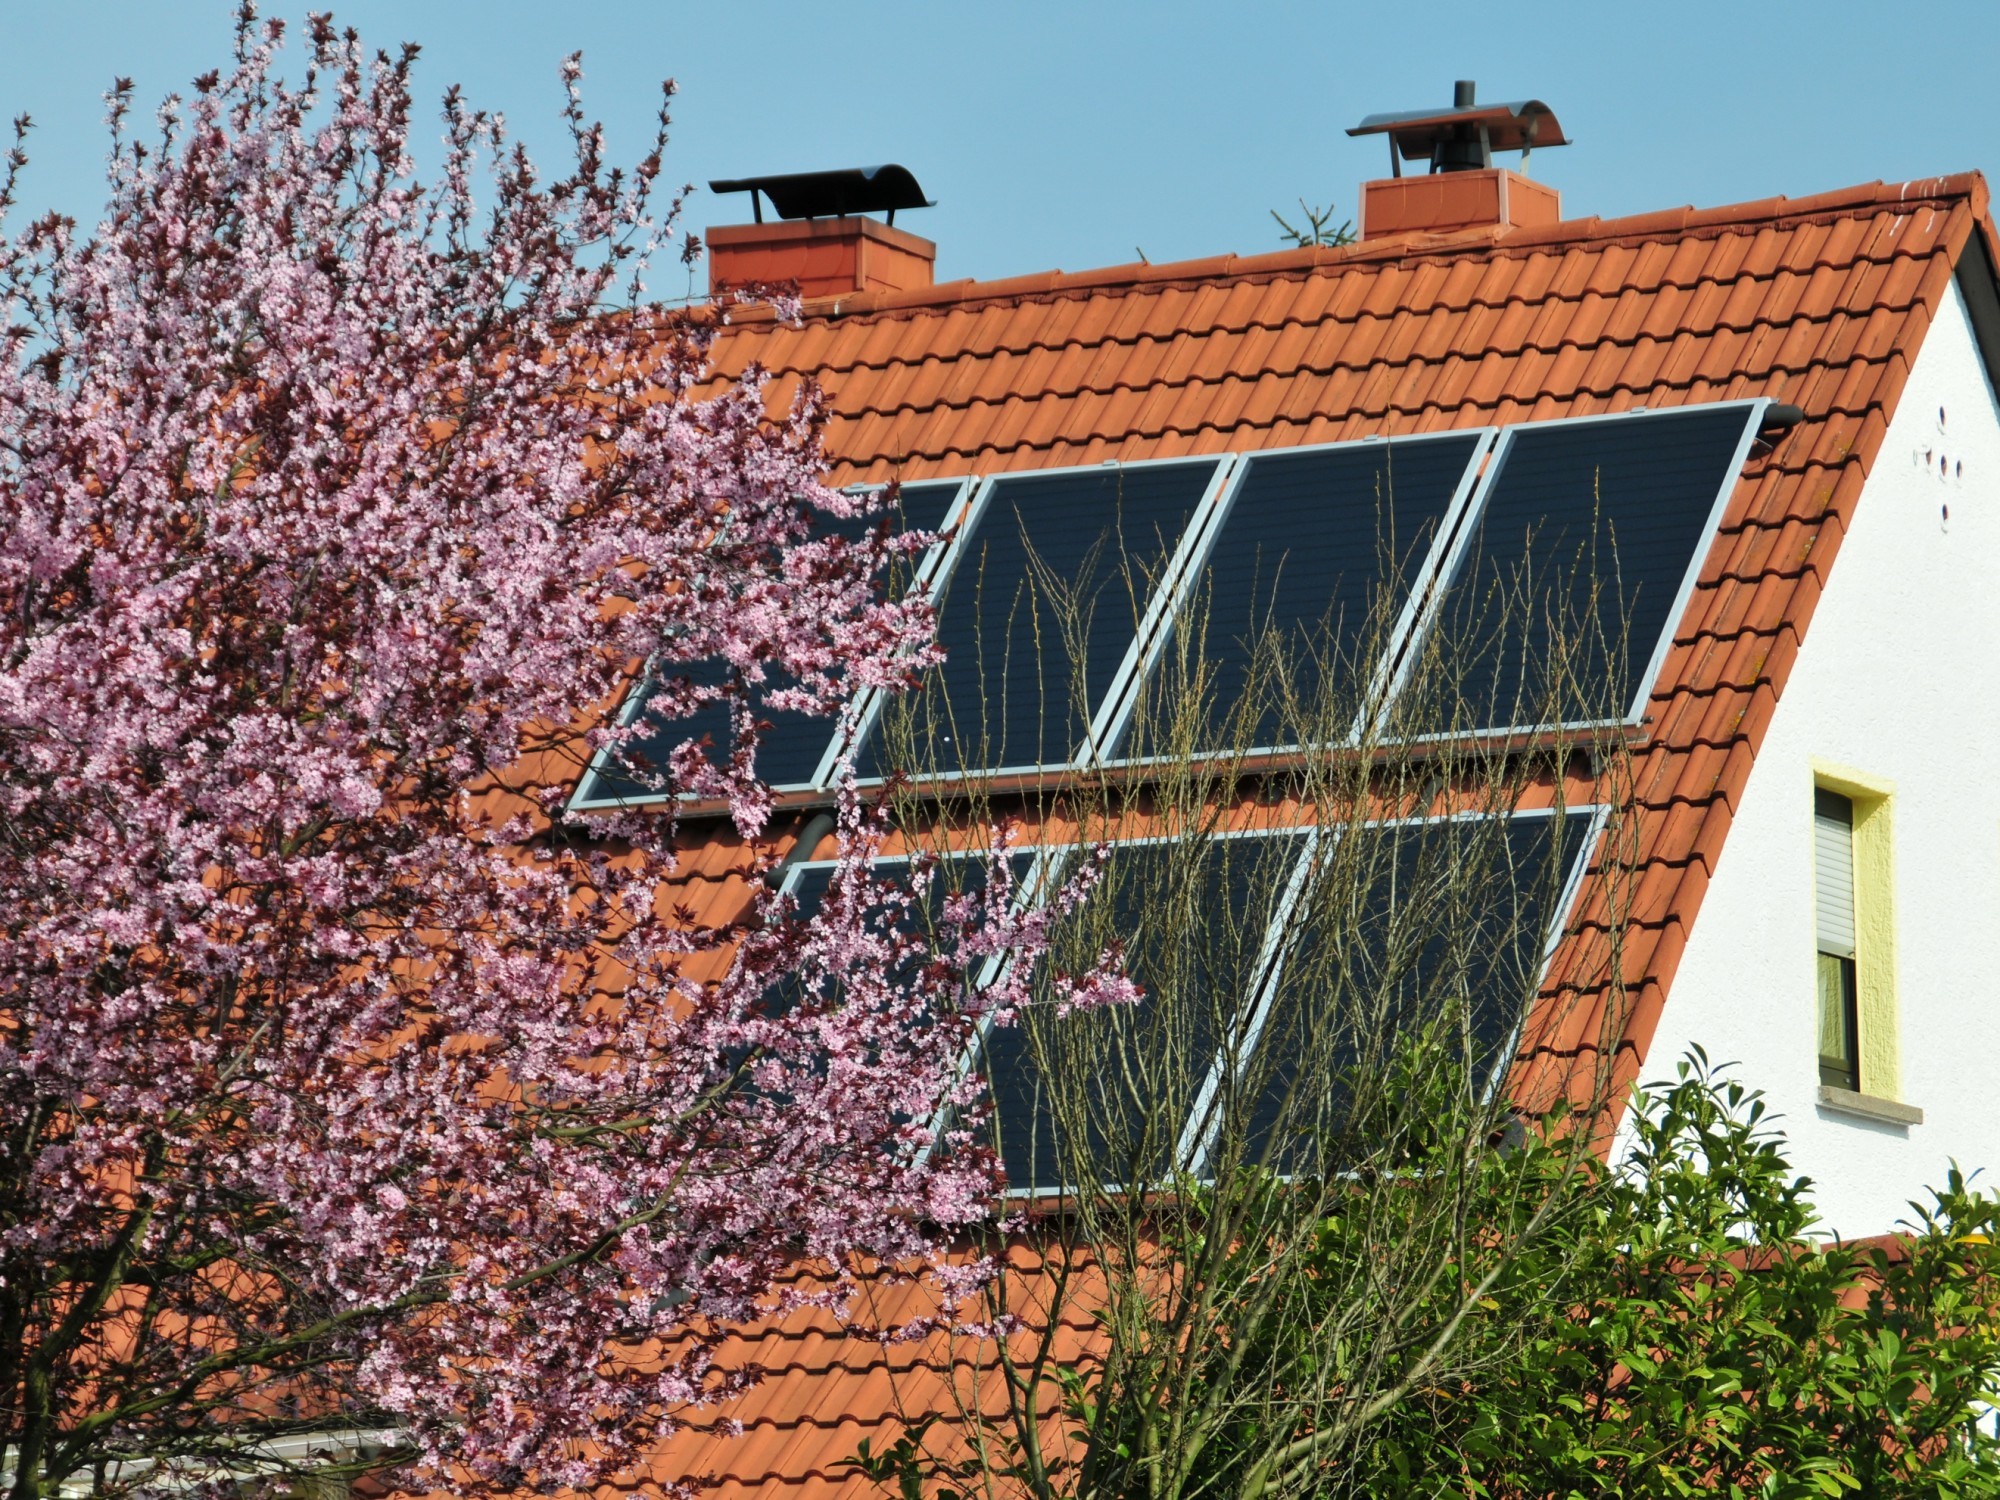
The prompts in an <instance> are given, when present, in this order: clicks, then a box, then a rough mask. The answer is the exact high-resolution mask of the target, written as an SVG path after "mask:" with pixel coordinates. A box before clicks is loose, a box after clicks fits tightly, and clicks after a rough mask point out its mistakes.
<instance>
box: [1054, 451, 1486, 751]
mask: <svg viewBox="0 0 2000 1500" xmlns="http://www.w3.org/2000/svg"><path fill="white" fill-rule="evenodd" d="M1502 431H1503V429H1501V428H1497V427H1491V426H1488V427H1460V428H1451V429H1447V430H1445V431H1441V432H1433V433H1416V434H1412V435H1410V436H1408V437H1367V438H1355V439H1349V440H1347V441H1344V442H1337V443H1307V444H1301V445H1300V446H1298V447H1293V448H1263V449H1257V450H1255V451H1252V452H1246V453H1242V454H1237V455H1233V457H1234V458H1235V459H1236V463H1235V467H1234V472H1233V473H1232V474H1231V475H1230V478H1229V483H1228V486H1227V488H1226V489H1225V491H1224V493H1223V494H1222V495H1221V496H1219V497H1218V499H1217V502H1216V507H1215V511H1214V513H1213V515H1211V516H1210V517H1209V519H1208V522H1207V524H1206V525H1205V526H1204V528H1203V531H1202V534H1201V536H1200V537H1199V538H1197V539H1195V543H1196V545H1195V548H1194V551H1193V553H1192V555H1191V556H1190V558H1189V559H1188V561H1187V563H1186V566H1185V567H1184V568H1183V569H1182V570H1181V571H1180V573H1179V574H1177V575H1174V576H1173V578H1172V591H1173V597H1172V600H1171V604H1170V606H1169V607H1168V608H1166V609H1164V610H1162V611H1160V615H1161V619H1160V621H1159V623H1158V625H1156V627H1155V629H1154V630H1153V632H1152V634H1151V636H1150V637H1149V638H1147V639H1146V640H1144V641H1143V642H1141V641H1134V642H1133V652H1132V655H1133V657H1134V658H1135V659H1134V660H1133V661H1131V662H1130V663H1129V664H1128V665H1129V668H1130V670H1129V671H1128V673H1127V674H1126V675H1125V676H1122V677H1121V678H1120V679H1119V682H1118V690H1119V697H1118V699H1117V701H1116V703H1115V705H1113V704H1110V703H1107V710H1108V711H1107V713H1106V714H1105V715H1103V716H1101V717H1103V718H1104V719H1105V721H1106V722H1105V723H1104V725H1103V726H1102V731H1101V732H1096V733H1094V734H1093V741H1094V742H1095V743H1110V744H1116V743H1118V742H1119V739H1120V738H1122V736H1123V735H1124V733H1125V731H1126V729H1127V728H1129V727H1130V721H1131V718H1132V715H1133V713H1134V712H1135V711H1136V706H1137V702H1138V691H1137V690H1138V687H1139V685H1140V684H1141V683H1142V682H1143V681H1144V680H1145V679H1146V678H1147V677H1148V676H1150V675H1151V673H1152V670H1153V667H1154V666H1155V665H1156V664H1157V663H1158V660H1159V656H1160V653H1161V652H1162V651H1163V650H1165V649H1166V645H1167V642H1168V640H1169V638H1170V635H1171V630H1170V629H1169V628H1160V627H1170V626H1171V624H1172V622H1173V621H1175V620H1176V619H1178V618H1179V616H1180V614H1181V612H1182V610H1183V609H1184V608H1185V607H1186V604H1187V600H1188V595H1189V594H1190V593H1191V592H1192V591H1193V589H1194V587H1195V584H1196V582H1197V581H1198V580H1199V578H1200V576H1201V574H1202V571H1203V569H1205V568H1206V567H1207V566H1208V565H1209V563H1210V561H1211V560H1212V559H1213V557H1214V555H1215V549H1216V547H1217V545H1219V543H1220V542H1221V539H1222V534H1223V531H1224V529H1225V528H1226V527H1227V526H1228V525H1229V518H1230V515H1231V514H1232V513H1233V512H1234V510H1235V507H1236V501H1237V498H1238V496H1239V495H1240V494H1241V492H1242V490H1243V487H1244V486H1245V485H1246V484H1248V483H1249V479H1250V474H1251V471H1252V469H1254V468H1255V466H1256V462H1257V460H1258V459H1259V458H1260V457H1263V456H1265V455H1267V454H1283V455H1285V456H1287V457H1290V456H1293V455H1310V454H1314V453H1328V452H1333V451H1336V450H1341V449H1349V448H1361V447H1368V446H1373V445H1378V444H1387V445H1391V446H1394V445H1404V444H1411V443H1429V442H1443V441H1451V440H1459V441H1462V440H1464V439H1465V438H1466V437H1468V436H1470V437H1472V438H1474V439H1475V442H1474V446H1473V449H1472V453H1471V456H1470V457H1469V458H1468V459H1467V460H1466V466H1465V470H1464V472H1463V473H1462V474H1460V476H1459V479H1458V484H1457V485H1456V487H1455V488H1454V489H1453V491H1452V495H1451V499H1450V500H1449V501H1448V502H1447V503H1446V506H1445V510H1444V514H1443V515H1442V516H1441V517H1440V518H1439V521H1438V528H1437V532H1436V534H1435V535H1434V536H1433V537H1432V538H1431V542H1430V545H1429V547H1428V548H1427V549H1426V550H1425V554H1424V557H1423V560H1422V561H1421V562H1420V563H1419V564H1418V565H1417V567H1416V569H1415V571H1414V575H1413V577H1412V579H1411V584H1410V592H1409V595H1408V597H1407V598H1405V599H1404V601H1403V604H1402V607H1401V608H1400V609H1399V610H1398V612H1397V617H1396V622H1395V624H1394V626H1393V627H1392V628H1391V631H1390V638H1389V643H1388V645H1387V646H1386V648H1385V651H1384V657H1383V659H1382V660H1381V661H1379V662H1378V663H1377V665H1376V668H1375V671H1374V673H1373V674H1372V675H1371V678H1370V681H1369V685H1368V687H1367V689H1366V690H1365V696H1364V700H1363V707H1362V708H1361V710H1360V711H1359V712H1358V713H1357V714H1356V716H1355V720H1354V723H1353V724H1352V725H1351V726H1350V727H1349V729H1348V732H1347V735H1346V737H1345V738H1344V739H1343V740H1342V741H1341V742H1340V744H1341V746H1342V747H1351V746H1353V745H1354V744H1356V743H1357V742H1358V741H1359V740H1360V738H1361V735H1362V733H1363V731H1364V730H1365V729H1366V727H1367V725H1368V723H1369V721H1370V720H1371V718H1372V717H1373V715H1374V714H1375V713H1376V712H1378V711H1379V708H1380V705H1381V703H1382V702H1383V701H1384V695H1385V694H1386V693H1388V692H1389V691H1390V687H1391V683H1392V681H1393V679H1394V675H1395V663H1396V662H1397V661H1398V660H1399V659H1400V658H1401V656H1402V653H1403V650H1404V646H1405V644H1406V643H1407V641H1408V638H1409V635H1410V632H1411V631H1413V630H1415V629H1416V628H1417V624H1418V621H1419V620H1420V619H1421V617H1422V614H1423V610H1424V607H1425V605H1426V603H1427V602H1428V600H1429V597H1430V594H1431V592H1432V590H1433V589H1434V588H1435V586H1436V580H1437V578H1438V576H1439V572H1440V569H1441V568H1442V566H1443V564H1444V561H1445V559H1446V558H1447V556H1448V553H1449V548H1450V546H1451V544H1452V542H1453V540H1454V538H1455V536H1456V533H1457V531H1458V529H1459V526H1460V525H1461V523H1462V521H1463V519H1464V517H1465V514H1466V512H1467V510H1468V509H1469V507H1470V506H1471V504H1472V498H1473V495H1474V492H1475V491H1476V490H1477V488H1478V485H1479V480H1480V477H1481V475H1482V474H1483V473H1484V471H1485V470H1486V468H1488V467H1489V464H1488V459H1489V458H1490V456H1491V455H1492V453H1493V451H1494V447H1495V445H1496V443H1497V442H1498V440H1499V437H1500V434H1501V432H1502ZM1142 645H1143V648H1144V649H1143V653H1141V650H1140V648H1141V647H1142ZM1094 729H1095V726H1094ZM1304 748H1305V747H1304V746H1302V745H1254V746H1250V747H1249V748H1247V749H1245V750H1243V751H1242V752H1240V753H1241V754H1242V755H1243V757H1244V758H1246V759H1262V758H1266V757H1271V758H1275V757H1279V756H1285V755H1294V754H1298V753H1300V752H1301V751H1302V750H1303V749H1304ZM1169 758H1170V757H1164V756H1158V755H1151V756H1128V757H1119V756H1113V757H1109V758H1107V759H1105V760H1102V761H1100V762H1097V764H1099V765H1103V766H1118V767H1133V768H1140V767H1145V766H1149V765H1157V764H1160V763H1161V762H1162V761H1163V760H1165V759H1169Z"/></svg>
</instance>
